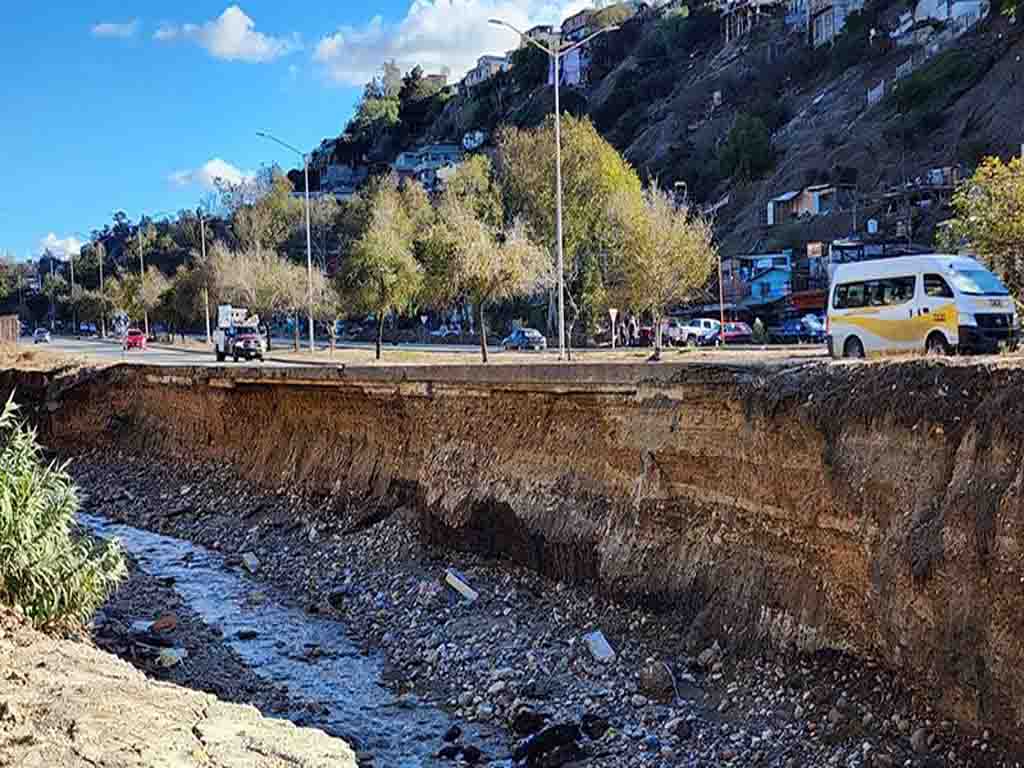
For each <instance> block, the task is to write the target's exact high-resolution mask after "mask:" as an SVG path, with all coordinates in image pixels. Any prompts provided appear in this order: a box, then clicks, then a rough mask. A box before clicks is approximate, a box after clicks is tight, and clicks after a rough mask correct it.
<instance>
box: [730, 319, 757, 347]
mask: <svg viewBox="0 0 1024 768" xmlns="http://www.w3.org/2000/svg"><path fill="white" fill-rule="evenodd" d="M722 336H723V337H724V338H725V343H726V345H729V344H750V343H751V342H752V341H753V340H754V332H753V331H752V330H751V329H750V326H749V325H747V324H746V323H726V324H725V333H723V334H722Z"/></svg>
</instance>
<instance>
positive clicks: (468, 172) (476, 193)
mask: <svg viewBox="0 0 1024 768" xmlns="http://www.w3.org/2000/svg"><path fill="white" fill-rule="evenodd" d="M445 195H446V196H448V197H454V198H456V199H457V200H459V201H461V202H463V203H467V204H469V205H470V206H472V208H473V213H474V214H475V215H476V216H477V218H479V219H481V220H482V221H483V222H484V223H486V224H489V225H490V226H493V227H500V226H501V225H502V223H503V222H504V217H505V212H504V210H503V202H502V199H501V187H500V186H499V185H498V181H497V179H496V178H495V175H494V167H493V166H492V164H491V160H490V158H488V157H487V155H473V156H471V157H469V158H468V159H467V160H465V161H464V162H463V163H462V164H461V165H460V166H459V167H458V169H457V170H456V172H455V174H454V175H453V176H452V177H451V179H449V181H448V183H447V184H446V186H445Z"/></svg>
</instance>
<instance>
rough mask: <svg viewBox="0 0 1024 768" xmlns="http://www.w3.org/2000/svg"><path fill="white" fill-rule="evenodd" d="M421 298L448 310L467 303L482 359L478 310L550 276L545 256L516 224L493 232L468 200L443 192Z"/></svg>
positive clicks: (481, 311) (524, 291)
mask: <svg viewBox="0 0 1024 768" xmlns="http://www.w3.org/2000/svg"><path fill="white" fill-rule="evenodd" d="M430 242H431V245H430V246H429V247H427V248H426V249H425V252H426V253H427V254H428V261H427V268H426V273H427V279H426V286H425V295H426V296H427V298H428V300H430V301H431V303H433V304H435V305H437V306H441V307H450V306H452V305H453V304H455V303H456V302H459V301H467V302H469V303H471V304H472V305H473V306H474V307H475V309H476V313H477V326H478V330H479V333H480V354H481V357H482V359H483V362H485V363H486V362H487V361H488V356H487V324H486V321H485V317H484V310H485V309H486V308H487V306H488V305H489V304H490V303H491V302H494V301H502V300H509V299H513V298H516V297H519V296H525V295H529V294H531V293H534V292H535V291H537V290H539V289H540V288H541V287H543V286H544V284H545V283H544V278H545V277H549V276H550V275H551V269H550V260H549V259H548V257H547V254H546V253H545V252H544V251H543V250H542V249H540V248H538V247H537V246H536V245H534V244H533V243H532V242H531V241H530V239H529V237H528V235H527V233H526V228H525V226H523V225H522V224H521V223H519V222H517V223H516V224H514V225H513V226H512V227H509V228H508V229H506V230H498V229H496V228H495V227H493V226H492V225H491V224H489V223H488V222H487V221H485V220H484V219H482V218H481V217H480V216H478V215H477V212H476V211H475V210H474V209H473V207H472V204H471V202H470V201H468V200H465V199H460V198H459V197H458V196H457V195H455V194H451V193H449V194H446V195H445V199H444V201H443V202H442V205H441V209H440V211H439V212H438V217H437V221H436V223H435V224H434V228H433V233H432V235H431V236H430Z"/></svg>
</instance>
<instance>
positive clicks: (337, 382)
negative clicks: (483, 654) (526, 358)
mask: <svg viewBox="0 0 1024 768" xmlns="http://www.w3.org/2000/svg"><path fill="white" fill-rule="evenodd" d="M1022 383H1024V369H1021V368H1020V366H1019V364H1007V365H1003V366H992V365H988V366H986V365H975V364H971V363H966V362H964V363H958V364H945V363H930V362H923V361H922V362H897V363H888V364H885V363H883V364H862V365H857V364H854V365H845V364H839V365H832V364H826V363H821V364H813V365H805V366H802V367H799V368H789V369H786V368H765V369H753V368H731V367H728V366H725V365H697V364H692V365H679V366H667V365H666V366H657V367H651V366H600V365H598V366H588V365H579V366H574V367H564V368H563V367H558V366H533V367H528V368H481V367H476V366H475V367H467V368H457V367H449V368H442V369H437V368H427V367H424V368H415V369H413V368H406V369H400V368H399V369H384V368H377V369H349V370H330V369H319V370H316V371H302V372H296V371H280V370H278V371H272V370H263V371H253V370H247V369H236V370H233V371H229V372H224V371H216V370H210V369H205V370H204V369H181V370H170V369H145V368H131V369H126V368H115V369H112V370H108V371H106V372H102V373H100V374H97V375H96V376H94V377H93V378H90V379H83V380H81V381H80V383H78V384H77V385H76V386H74V387H71V388H67V389H63V388H62V387H58V386H55V385H54V384H53V383H52V382H51V383H49V384H47V385H46V386H47V387H48V391H49V395H47V396H46V397H42V400H44V401H45V402H46V403H47V405H46V407H44V408H40V410H39V414H40V416H41V418H42V424H43V427H44V435H45V436H46V439H47V440H48V441H49V443H50V444H51V445H54V446H59V447H67V448H74V447H75V446H89V447H94V446H96V445H101V446H102V445H111V446H114V445H116V446H118V447H121V448H129V449H132V450H135V451H140V452H145V453H150V454H153V455H161V456H165V457H171V458H173V457H185V458H199V459H212V460H216V461H225V462H230V463H232V464H233V465H235V466H236V467H237V468H238V469H239V470H240V471H241V472H243V473H244V474H247V475H248V476H250V477H251V478H253V479H255V480H257V481H259V482H262V483H265V484H267V485H269V486H272V487H274V486H278V485H280V484H283V483H287V482H298V483H302V484H304V485H306V486H307V487H309V488H311V489H314V490H318V491H322V492H324V493H325V494H328V495H330V497H331V498H332V500H333V503H335V504H344V503H345V502H346V499H349V498H358V499H364V498H366V497H379V498H385V499H389V500H391V501H398V500H401V501H402V502H403V503H414V504H415V507H416V509H417V510H418V514H419V518H420V520H421V533H422V535H423V536H425V537H426V538H427V539H428V540H430V541H433V542H436V543H441V544H444V545H447V546H454V547H459V548H466V549H472V550H476V551H481V552H485V553H492V554H497V555H500V556H504V557H508V558H510V559H513V560H516V561H519V562H522V563H526V564H529V565H530V566H532V567H534V568H536V569H538V570H540V571H542V572H544V573H546V574H549V575H552V576H555V577H559V578H564V579H568V580H576V581H582V582H586V583H588V584H591V585H593V587H594V588H595V589H598V590H602V591H605V592H608V593H611V594H615V595H617V596H621V597H626V598H629V599H635V600H638V601H642V602H644V603H647V604H652V605H661V606H672V607H673V608H675V609H677V610H683V612H684V613H685V614H686V615H688V616H690V617H692V618H693V619H694V621H693V622H692V626H691V629H690V634H691V638H692V639H693V641H694V642H697V641H701V642H703V641H704V640H706V639H707V638H708V637H711V636H714V637H718V638H723V639H728V640H730V641H731V642H733V643H736V644H744V643H766V642H768V643H771V644H774V645H778V646H782V647H793V646H795V647H799V648H802V649H817V648H840V649H845V650H849V651H851V652H853V653H856V654H860V655H863V656H870V657H875V658H878V659H880V660H882V661H883V662H885V663H887V664H889V665H892V666H894V667H899V668H902V669H906V670H908V671H909V672H910V673H911V674H912V675H913V676H914V677H915V678H916V679H917V680H919V681H922V682H924V683H927V684H930V685H933V686H934V687H935V689H936V690H938V691H940V692H941V696H942V698H943V705H944V707H945V708H946V710H947V712H949V713H950V714H953V715H955V716H957V717H958V718H960V719H963V720H965V721H968V722H975V723H979V724H981V723H985V724H988V723H991V724H998V725H999V726H1001V727H1002V729H1003V730H1004V731H1006V730H1009V731H1014V732H1019V729H1020V726H1021V725H1022V723H1024V709H1022V704H1021V702H1022V701H1024V672H1022V671H1021V670H1022V669H1024V640H1022V639H1021V636H1020V634H1019V632H1018V631H1017V629H1016V628H1017V626H1018V620H1017V618H1016V617H1018V616H1020V615H1021V612H1022V610H1024V596H1022V595H1021V574H1020V573H1019V569H1020V567H1021V562H1020V547H1021V534H1020V530H1021V524H1022V511H1021V510H1022V500H1021V488H1022V484H1024V476H1022V474H1021V472H1022V470H1021V462H1020V456H1021V451H1022V447H1024V446H1022V442H1024V438H1022V434H1024V433H1022V431H1021V429H1020V426H1021V423H1022V421H1024V405H1022V404H1021V403H1020V401H1019V398H1017V397H1015V396H1014V394H1013V393H1014V392H1019V391H1020V386H1021V384H1022ZM9 384H10V381H9V380H8V381H7V382H3V381H2V380H0V386H4V385H9ZM37 384H38V382H37ZM22 391H23V396H24V397H25V398H27V399H31V398H32V397H33V393H32V392H31V391H30V390H29V388H27V387H24V388H23V390H22ZM44 391H46V389H44V388H41V387H37V389H36V392H38V393H40V397H41V393H43V392H44ZM367 522H372V519H370V520H367Z"/></svg>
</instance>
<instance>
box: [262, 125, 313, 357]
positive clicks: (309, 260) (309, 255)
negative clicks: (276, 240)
mask: <svg viewBox="0 0 1024 768" xmlns="http://www.w3.org/2000/svg"><path fill="white" fill-rule="evenodd" d="M256 135H257V136H259V137H260V138H262V139H268V140H270V141H273V142H275V143H277V144H280V145H281V146H282V147H284V148H285V149H290V150H291V151H292V152H294V153H295V154H297V155H298V156H299V157H301V158H302V172H303V173H304V174H305V177H306V275H307V279H308V282H309V297H308V298H309V353H310V354H311V355H312V354H314V353H315V352H316V339H315V336H314V334H313V236H312V227H311V226H310V223H309V155H307V154H306V153H305V152H303V151H302V150H300V149H296V148H295V147H293V146H292V145H291V144H288V143H287V142H284V141H281V140H280V139H279V138H277V137H276V136H271V135H270V134H269V133H265V132H264V131H257V132H256Z"/></svg>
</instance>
